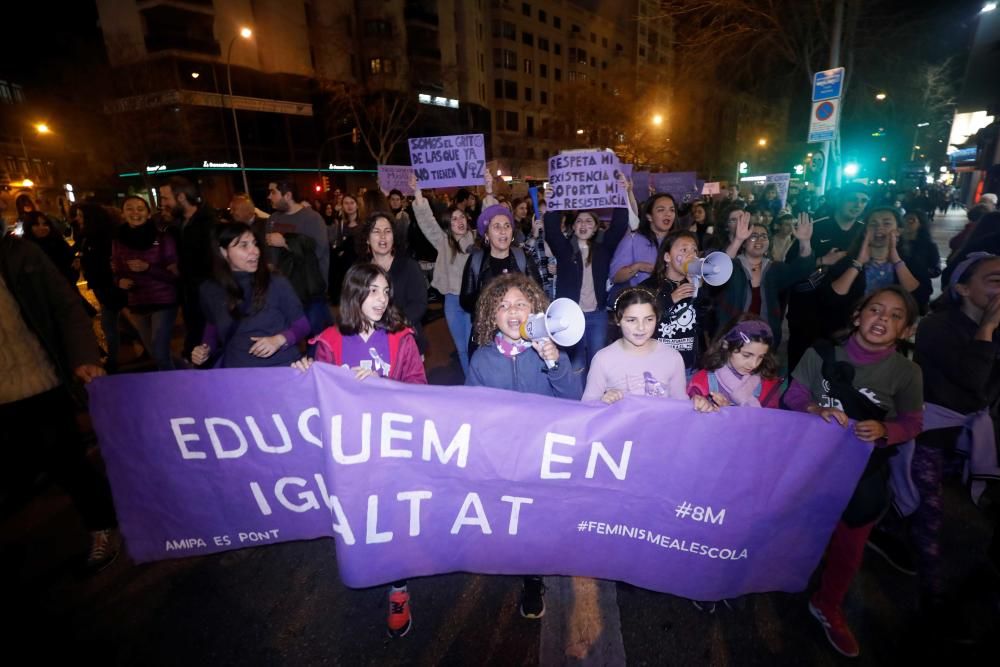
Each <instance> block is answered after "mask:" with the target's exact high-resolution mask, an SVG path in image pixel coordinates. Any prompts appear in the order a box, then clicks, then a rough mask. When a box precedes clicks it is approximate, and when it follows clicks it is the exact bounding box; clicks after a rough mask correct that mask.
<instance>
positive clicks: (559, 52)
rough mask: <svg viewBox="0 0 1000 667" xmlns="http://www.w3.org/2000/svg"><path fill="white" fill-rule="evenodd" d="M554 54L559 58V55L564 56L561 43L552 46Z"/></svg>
mask: <svg viewBox="0 0 1000 667" xmlns="http://www.w3.org/2000/svg"><path fill="white" fill-rule="evenodd" d="M552 53H554V54H556V55H557V56H558V55H562V44H560V43H559V42H556V43H555V44H553V45H552Z"/></svg>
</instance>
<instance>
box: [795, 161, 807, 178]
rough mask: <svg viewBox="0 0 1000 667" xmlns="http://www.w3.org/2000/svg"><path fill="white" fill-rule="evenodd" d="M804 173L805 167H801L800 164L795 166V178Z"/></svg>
mask: <svg viewBox="0 0 1000 667" xmlns="http://www.w3.org/2000/svg"><path fill="white" fill-rule="evenodd" d="M804 173H806V167H805V165H802V164H797V165H795V175H796V176H801V175H802V174H804Z"/></svg>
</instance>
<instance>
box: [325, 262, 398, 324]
mask: <svg viewBox="0 0 1000 667" xmlns="http://www.w3.org/2000/svg"><path fill="white" fill-rule="evenodd" d="M379 276H382V277H383V278H385V282H386V283H387V284H388V285H389V305H388V307H387V308H386V309H385V313H383V314H382V319H381V320H379V321H378V322H376V323H375V328H376V329H385V330H386V331H387V332H389V333H397V332H399V331H402V330H403V329H405V328H406V327H408V326H410V323H409V321H407V319H406V315H404V314H403V312H402V311H401V310H399V308H398V307H397V306H396V304H394V303H393V302H392V280H390V279H389V274H388V273H386V272H385V271H384V270H383V269H382V267H381V266H378V265H377V264H355V265H354V266H352V267H351V268H349V269H348V270H347V275H345V276H344V286H343V288H342V289H341V291H340V312H339V313H338V314H337V328H338V329H340V333H341V335H343V336H353V335H355V334H359V333H361V332H362V331H364V330H366V329H367V328H368V322H367V320H366V318H365V314H364V313H362V312H361V304H363V303H364V302H365V299H367V298H368V294H369V289H370V286H371V284H372V283H373V282H374V281H375V279H376V278H378V277H379Z"/></svg>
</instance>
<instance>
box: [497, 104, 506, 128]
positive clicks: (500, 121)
mask: <svg viewBox="0 0 1000 667" xmlns="http://www.w3.org/2000/svg"><path fill="white" fill-rule="evenodd" d="M504 120H505V117H504V114H503V111H501V110H500V109H497V121H496V126H497V130H503V129H504V126H503V123H504Z"/></svg>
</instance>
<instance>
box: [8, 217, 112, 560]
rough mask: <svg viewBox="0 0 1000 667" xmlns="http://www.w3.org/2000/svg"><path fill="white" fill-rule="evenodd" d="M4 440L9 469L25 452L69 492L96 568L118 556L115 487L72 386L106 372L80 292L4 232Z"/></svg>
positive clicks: (32, 247)
mask: <svg viewBox="0 0 1000 667" xmlns="http://www.w3.org/2000/svg"><path fill="white" fill-rule="evenodd" d="M0 345H2V347H3V354H0V377H2V378H3V380H2V381H0V442H3V443H4V447H5V449H6V457H5V466H6V467H7V470H10V469H11V467H12V466H13V465H14V464H15V462H16V461H17V458H18V457H19V456H21V455H24V456H26V457H27V458H28V459H29V461H28V462H26V463H27V464H28V465H26V466H25V467H27V468H28V469H30V470H32V471H34V470H38V469H42V470H44V471H45V472H47V473H48V474H50V475H51V476H52V479H53V480H54V481H55V482H56V483H57V484H59V485H60V486H61V487H62V488H63V489H64V490H65V491H66V492H67V493H68V494H69V496H70V498H71V499H72V501H73V505H74V506H75V508H76V510H77V511H78V512H80V514H81V515H82V517H83V522H84V525H85V526H86V528H87V530H88V531H90V551H89V553H88V555H87V560H86V567H87V570H88V571H89V572H91V573H94V572H97V571H99V570H101V569H103V568H105V567H107V566H108V565H110V564H111V563H112V562H113V561H114V560H115V558H117V556H118V552H119V549H120V537H119V535H118V531H117V520H116V519H115V511H114V507H113V505H112V503H111V491H110V489H109V488H108V484H107V481H106V480H105V479H104V478H103V477H101V476H100V475H99V474H98V473H97V471H96V470H94V468H93V467H92V466H91V465H90V463H89V461H88V460H87V455H86V446H85V445H84V442H83V439H82V438H81V437H80V431H79V429H78V428H77V425H76V418H75V417H76V406H75V404H74V401H73V395H72V393H71V389H72V387H73V386H74V384H75V383H76V382H83V383H84V384H86V383H88V382H90V381H91V380H93V379H94V378H95V377H98V376H101V375H104V369H102V368H101V367H100V366H99V365H98V358H97V356H98V352H97V350H98V348H97V341H96V340H95V338H94V332H93V328H92V327H91V323H90V319H89V318H88V317H87V314H86V312H84V310H83V308H82V306H81V305H80V298H79V296H78V294H77V293H75V292H74V290H73V289H71V288H70V286H69V285H67V284H66V280H65V278H64V277H63V276H61V275H60V274H59V271H58V270H56V268H55V267H54V266H53V265H52V263H51V262H50V261H49V260H48V258H46V257H45V253H43V252H42V251H41V249H39V248H38V246H36V245H35V244H33V243H29V242H27V241H24V240H21V239H18V238H15V237H13V236H9V235H8V236H5V237H3V238H0Z"/></svg>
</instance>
